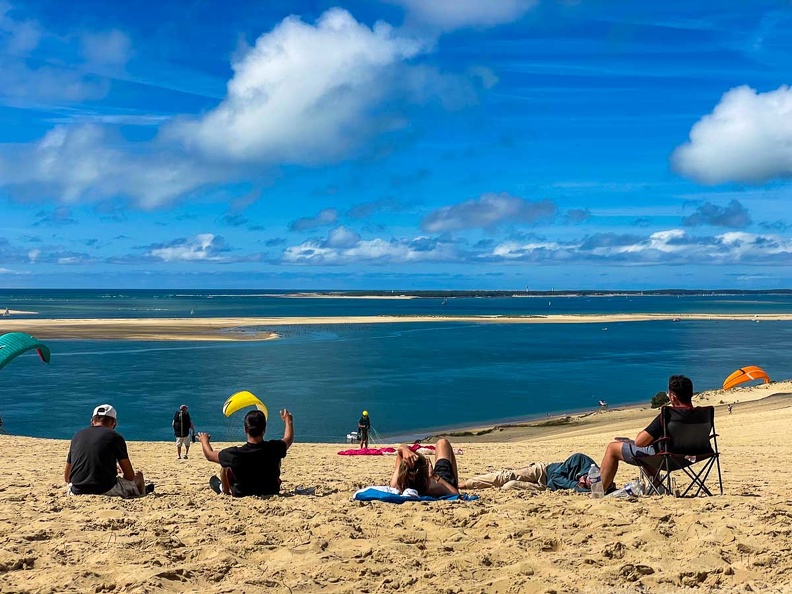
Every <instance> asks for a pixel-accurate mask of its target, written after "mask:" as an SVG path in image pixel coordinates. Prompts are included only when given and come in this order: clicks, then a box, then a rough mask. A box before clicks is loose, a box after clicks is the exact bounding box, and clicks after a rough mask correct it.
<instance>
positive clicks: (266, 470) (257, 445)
mask: <svg viewBox="0 0 792 594" xmlns="http://www.w3.org/2000/svg"><path fill="white" fill-rule="evenodd" d="M280 417H281V419H283V423H284V425H285V428H284V430H283V438H282V439H271V440H269V441H264V432H265V431H266V430H267V417H265V416H264V413H263V412H261V411H260V410H252V411H250V412H249V413H248V414H246V415H245V434H246V435H247V443H246V444H245V445H243V446H239V447H230V448H226V449H224V450H220V451H219V452H217V451H215V450H213V449H212V446H211V444H210V443H209V440H210V439H211V437H212V436H211V435H209V434H208V433H199V434H198V439H199V441H200V442H201V449H202V450H203V454H204V456H206V459H207V460H209V461H210V462H215V463H217V464H219V465H220V466H221V467H222V469H221V471H220V481H219V483H217V482H216V481H217V477H212V479H214V480H210V481H209V484H210V485H211V486H212V488H213V489H215V490H216V491H217V492H218V493H219V492H222V493H223V494H224V495H233V496H234V497H246V496H248V495H277V494H278V492H279V491H280V485H281V480H280V465H281V460H282V459H283V458H285V457H286V451H287V450H288V449H289V448H290V447H291V445H292V443H294V420H293V418H292V414H291V413H290V412H289V411H288V410H286V409H284V410H282V411H280Z"/></svg>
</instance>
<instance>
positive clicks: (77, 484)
mask: <svg viewBox="0 0 792 594" xmlns="http://www.w3.org/2000/svg"><path fill="white" fill-rule="evenodd" d="M117 416H118V415H117V413H116V409H115V408H113V407H112V406H111V405H109V404H101V405H99V406H97V407H96V408H95V409H94V411H93V416H92V417H91V425H90V427H87V428H85V429H83V430H82V431H78V432H77V434H75V436H74V437H73V438H72V440H71V445H70V446H69V454H68V455H67V456H66V469H65V470H64V471H63V478H64V480H65V481H66V482H67V483H68V490H69V493H71V494H72V495H107V496H110V497H124V498H128V497H139V496H140V495H145V494H146V493H147V490H146V484H145V482H144V480H143V473H142V472H135V470H134V468H132V463H131V462H130V461H129V454H128V453H127V445H126V441H125V440H124V438H123V437H121V435H120V434H119V433H116V431H115V428H116V425H117V424H118V419H117ZM117 468H120V469H121V472H122V473H123V476H117V475H116V469H117ZM152 487H153V485H150V486H149V490H151V489H152Z"/></svg>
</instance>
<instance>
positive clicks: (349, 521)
mask: <svg viewBox="0 0 792 594" xmlns="http://www.w3.org/2000/svg"><path fill="white" fill-rule="evenodd" d="M791 385H792V384H789V383H784V384H771V385H770V386H769V387H758V388H753V389H750V390H740V391H738V392H730V393H729V394H728V395H725V394H712V395H710V396H708V398H709V400H708V401H706V402H711V403H714V404H718V403H719V402H720V400H723V401H724V402H734V401H736V400H738V401H739V402H738V403H737V404H736V405H735V406H734V409H733V414H731V415H729V414H727V413H726V410H725V406H723V405H720V406H719V409H718V414H717V418H716V424H717V428H718V432H719V434H720V437H719V445H720V449H721V452H722V467H723V480H724V488H725V495H724V496H717V497H711V498H707V497H701V498H698V499H693V500H690V499H687V500H683V499H674V498H672V497H644V498H640V499H637V500H632V501H627V500H614V499H609V498H608V499H602V500H592V499H590V498H588V497H587V496H585V495H580V494H574V493H568V492H555V493H550V492H542V493H529V492H512V491H505V492H500V491H497V490H482V491H478V492H477V494H478V495H480V499H479V500H478V501H472V502H464V503H461V502H457V503H453V502H439V503H431V504H423V503H408V504H404V505H393V504H385V503H375V502H372V503H359V502H352V501H350V496H351V495H352V493H353V492H354V491H355V490H356V489H358V488H360V487H364V486H368V485H376V484H385V483H386V482H387V480H388V477H389V475H390V470H391V468H392V464H393V458H392V457H387V456H383V457H374V456H371V457H344V456H338V455H336V452H337V451H338V450H340V449H344V448H345V447H348V446H344V445H342V444H336V445H327V444H303V443H299V432H300V419H299V417H298V418H296V419H295V431H296V434H297V438H298V443H295V445H294V446H293V447H292V449H291V450H290V451H289V456H288V457H287V458H286V460H285V461H284V463H283V475H282V476H283V479H284V484H283V488H284V491H285V493H286V496H281V497H274V498H269V499H255V498H253V499H238V500H235V499H231V498H225V497H221V496H219V495H215V494H214V493H213V492H211V491H210V490H209V488H208V487H207V486H206V485H207V480H208V477H209V476H210V475H211V474H212V473H213V472H214V471H215V470H216V469H217V467H216V466H215V465H212V464H211V463H209V462H207V461H206V460H204V459H203V456H202V455H201V454H200V450H199V449H198V447H197V445H198V444H196V445H195V446H193V449H191V451H190V459H189V460H187V461H184V460H182V461H179V460H176V457H175V452H174V449H175V448H174V446H173V444H171V443H165V442H163V443H152V442H149V443H142V442H130V443H129V451H130V457H131V460H132V462H133V464H134V465H135V466H136V467H138V468H140V469H142V470H143V471H144V472H145V473H146V475H147V479H149V480H153V481H155V482H156V484H157V488H156V492H155V494H154V495H153V496H150V497H146V498H144V499H138V500H128V501H122V500H117V499H116V500H112V499H105V498H102V497H91V496H83V497H66V496H65V494H64V486H63V481H62V472H63V463H64V460H65V457H66V452H67V449H68V442H66V441H55V440H44V439H32V438H24V437H14V436H7V435H0V459H2V460H3V461H4V476H3V478H2V479H1V480H0V590H2V591H3V592H111V591H112V592H156V591H166V592H187V591H189V592H218V593H219V592H264V591H267V592H273V593H283V594H297V593H303V592H305V593H307V592H333V593H336V592H337V593H342V592H343V593H347V592H348V593H353V592H354V593H360V592H370V593H375V592H427V593H433V594H434V593H462V592H465V593H467V592H471V593H477V592H486V593H494V592H525V593H532V592H677V591H680V590H681V589H683V588H690V589H691V591H697V592H709V591H725V592H748V591H751V592H762V591H773V592H777V591H790V589H792V556H791V555H790V553H789V551H790V549H791V548H792V536H791V534H792V496H790V493H791V492H792V491H790V487H789V478H788V467H789V460H790V459H792V458H791V456H792V446H790V442H789V440H788V439H787V434H788V432H789V427H790V424H792V395H790V394H783V393H782V394H776V395H774V396H770V397H766V398H763V399H759V400H757V399H756V398H761V397H763V396H767V395H768V394H771V393H773V392H776V391H778V390H786V389H788V388H789V387H790V386H791ZM790 391H792V390H790ZM123 414H124V411H123V410H122V411H119V415H120V418H119V421H120V423H121V425H120V429H121V431H122V433H123ZM655 414H656V411H652V410H651V409H628V410H617V411H610V412H603V413H597V414H590V415H587V416H584V417H582V418H579V419H578V418H576V419H574V422H575V423H577V422H580V423H582V424H575V425H571V426H565V427H557V426H556V427H544V428H543V432H542V431H539V432H538V433H535V434H531V433H530V430H529V428H525V427H522V428H514V429H503V431H496V432H495V433H501V434H502V435H501V440H500V441H495V442H482V441H479V442H475V443H459V444H458V445H459V447H461V448H462V449H463V453H462V454H461V455H460V456H459V457H458V462H459V470H460V474H461V477H462V478H466V477H469V476H471V475H473V474H477V473H480V472H484V471H487V470H492V469H498V468H500V467H513V466H517V465H522V464H524V463H526V462H530V461H535V460H542V461H560V460H563V459H564V458H565V457H566V456H568V455H569V454H571V453H572V452H575V451H582V452H585V453H588V454H589V455H591V456H592V457H593V458H595V459H597V460H599V459H600V458H601V456H602V453H603V451H604V449H605V446H606V444H607V443H608V442H609V441H610V439H611V438H612V437H613V436H615V435H627V436H634V435H635V434H637V432H638V431H639V430H641V429H643V428H644V427H645V426H646V425H647V424H648V423H649V421H650V420H651V419H652V418H653V416H654V415H655ZM166 421H167V419H166ZM166 425H167V423H166ZM281 429H282V427H281V425H280V423H279V422H274V423H273V426H272V428H271V429H270V432H269V436H270V437H273V436H275V437H277V436H278V435H279V431H280V430H281ZM512 430H513V431H524V432H526V433H524V434H522V435H516V436H515V435H508V431H512ZM492 437H493V433H489V434H487V435H486V436H483V437H482V438H479V439H483V438H486V439H491V438H492ZM468 439H469V438H468ZM507 440H508V443H506V441H507ZM455 443H456V442H455ZM218 445H222V444H218ZM636 474H637V473H636V472H635V469H634V468H632V467H629V466H626V467H622V468H621V469H620V471H619V474H618V475H617V482H619V484H622V483H624V482H626V481H629V480H631V479H632V478H634V476H635V475H636ZM298 486H302V487H308V486H314V487H317V494H316V496H300V495H290V493H293V491H294V489H295V487H298ZM772 588H775V589H772Z"/></svg>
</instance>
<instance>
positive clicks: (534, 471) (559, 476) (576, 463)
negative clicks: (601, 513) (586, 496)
mask: <svg viewBox="0 0 792 594" xmlns="http://www.w3.org/2000/svg"><path fill="white" fill-rule="evenodd" d="M592 464H594V460H592V459H591V458H589V457H588V456H586V455H585V454H572V455H571V456H570V457H569V458H567V459H566V460H564V461H563V462H552V463H548V462H532V463H531V464H529V465H528V466H523V467H522V468H514V469H511V468H504V469H503V470H500V471H498V472H492V473H489V474H482V475H479V476H474V477H472V478H469V479H468V480H466V481H463V482H462V483H461V484H460V485H459V488H460V489H486V488H489V487H500V488H501V489H502V490H504V491H505V490H508V489H530V490H534V491H544V490H545V489H550V490H551V491H558V490H560V489H574V490H575V491H585V492H588V491H589V490H590V485H589V481H588V471H589V468H591V465H592Z"/></svg>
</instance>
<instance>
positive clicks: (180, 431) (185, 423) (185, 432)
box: [171, 404, 195, 460]
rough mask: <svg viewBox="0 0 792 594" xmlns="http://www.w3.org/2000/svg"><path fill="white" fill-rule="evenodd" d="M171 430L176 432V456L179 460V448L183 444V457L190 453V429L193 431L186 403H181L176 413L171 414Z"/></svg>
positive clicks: (180, 448)
mask: <svg viewBox="0 0 792 594" xmlns="http://www.w3.org/2000/svg"><path fill="white" fill-rule="evenodd" d="M171 425H172V426H173V432H174V433H175V434H176V456H178V459H179V460H181V457H182V455H181V450H182V446H184V459H185V460H186V459H187V454H189V453H190V431H195V427H194V426H193V423H192V419H191V418H190V413H189V412H187V405H186V404H182V405H181V406H180V407H179V410H177V411H176V414H174V415H173V423H171Z"/></svg>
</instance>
